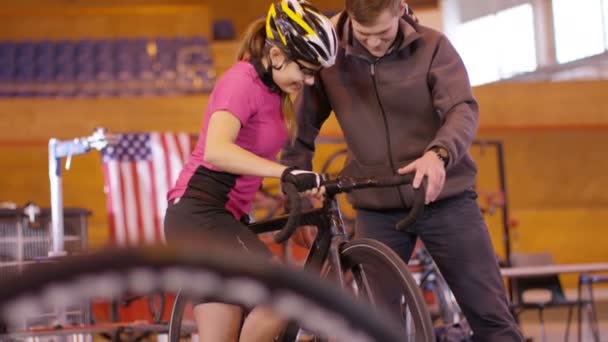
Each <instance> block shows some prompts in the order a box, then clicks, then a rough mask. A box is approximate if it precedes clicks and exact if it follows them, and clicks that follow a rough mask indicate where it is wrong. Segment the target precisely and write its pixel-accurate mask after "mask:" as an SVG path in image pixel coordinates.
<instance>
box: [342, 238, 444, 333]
mask: <svg viewBox="0 0 608 342" xmlns="http://www.w3.org/2000/svg"><path fill="white" fill-rule="evenodd" d="M340 262H341V263H342V267H343V271H345V272H350V273H351V274H352V278H353V280H354V285H355V288H354V291H355V293H356V295H357V296H358V297H362V298H364V299H366V300H367V301H369V302H370V303H371V304H373V305H374V306H376V307H382V308H384V309H385V310H388V311H389V312H390V313H391V315H392V316H394V317H395V318H398V319H399V320H400V321H401V327H402V329H401V331H402V334H405V335H406V336H407V337H408V339H407V341H416V342H431V341H435V333H434V328H433V323H432V321H431V316H430V314H429V312H428V309H427V307H426V303H425V301H424V299H423V298H422V294H421V293H420V290H419V288H418V284H417V283H416V280H414V278H413V277H412V275H411V274H410V272H409V269H408V267H407V265H406V264H405V263H404V262H403V260H402V259H401V258H400V257H399V256H398V255H397V254H396V253H395V252H394V251H393V250H391V249H390V248H389V247H387V246H386V245H384V244H383V243H381V242H378V241H376V240H371V239H355V240H352V241H349V242H347V243H345V244H344V245H343V246H342V248H341V251H340Z"/></svg>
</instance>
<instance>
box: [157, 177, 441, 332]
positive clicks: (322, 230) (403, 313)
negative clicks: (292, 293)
mask: <svg viewBox="0 0 608 342" xmlns="http://www.w3.org/2000/svg"><path fill="white" fill-rule="evenodd" d="M409 179H410V178H409V177H407V176H392V177H386V178H373V177H372V178H358V179H354V178H349V177H338V178H335V179H333V180H327V181H324V186H325V189H326V191H325V199H324V201H323V205H322V207H321V208H318V209H313V210H310V211H307V212H306V213H303V214H302V213H301V211H300V209H301V202H300V199H299V195H298V194H297V191H296V190H295V187H294V186H293V185H291V184H284V190H285V192H286V194H287V197H288V200H289V203H290V205H291V208H292V210H291V212H290V214H289V215H288V216H282V217H279V218H276V219H272V220H268V221H264V222H259V223H255V224H252V225H251V226H250V228H251V229H252V231H253V232H255V233H256V234H262V233H267V232H276V231H278V233H277V234H276V235H275V241H276V242H278V243H282V242H285V241H287V239H288V238H289V237H290V236H291V234H292V233H293V232H294V231H295V229H296V227H298V226H299V225H313V226H316V227H317V230H318V233H317V236H316V238H315V240H314V242H313V243H312V247H311V249H310V252H309V254H308V257H307V259H306V262H305V265H304V269H305V270H308V271H310V272H314V273H315V274H320V275H322V276H324V277H328V278H332V279H333V280H334V281H335V282H336V283H337V284H339V285H340V286H341V287H342V288H343V289H348V290H350V291H352V292H353V293H354V294H355V295H356V296H357V297H360V298H361V299H363V300H366V301H367V302H368V303H371V304H372V305H373V306H375V307H381V308H383V309H385V310H388V311H390V312H392V313H393V317H395V316H396V317H397V318H398V319H399V321H400V322H401V323H400V331H401V334H402V335H401V340H403V333H405V335H406V337H407V340H409V341H416V342H431V341H435V337H434V331H433V325H432V322H431V318H430V314H429V313H428V311H427V308H426V304H425V302H424V300H423V298H422V295H421V293H420V291H419V289H418V284H417V283H416V281H415V280H414V278H413V277H412V275H411V274H410V272H409V270H408V267H407V265H406V264H405V263H404V262H403V260H402V259H401V258H400V257H399V256H398V255H397V254H396V253H395V252H394V251H392V250H391V249H390V248H388V247H387V246H386V245H384V244H382V243H380V242H378V241H375V240H371V239H354V240H350V241H349V238H348V235H347V232H346V230H345V227H344V224H343V222H342V218H341V212H340V208H339V205H338V203H337V201H336V195H337V194H340V193H347V192H350V191H353V190H355V189H364V188H370V187H391V186H398V185H403V184H406V183H408V182H409ZM415 197H416V200H415V204H414V206H413V207H412V209H411V210H410V213H409V215H408V216H407V217H406V218H405V219H404V220H403V221H401V222H400V223H399V224H398V225H397V227H396V228H397V229H400V230H404V229H406V228H407V227H408V226H409V225H411V224H412V223H413V221H414V220H415V219H416V217H417V216H418V215H420V213H421V212H422V211H423V209H424V189H423V188H422V187H420V189H417V190H416V191H415ZM377 272H381V273H382V281H383V282H388V283H390V284H396V285H397V286H398V288H399V294H398V295H393V294H390V295H388V294H387V296H382V294H381V293H380V291H379V289H380V287H382V286H381V285H382V284H379V282H374V280H373V279H372V278H371V277H368V276H367V274H369V273H377ZM395 299H397V300H395ZM187 302H188V296H187V295H185V294H183V293H182V292H181V291H180V292H179V293H178V294H177V296H176V298H175V302H174V306H173V310H172V313H171V320H170V323H169V341H170V342H177V341H179V339H180V338H181V336H182V334H181V326H182V319H183V313H184V309H185V307H186V304H187ZM303 328H304V329H306V331H314V332H315V333H316V332H318V331H316V327H315V326H303ZM300 332H301V330H300V327H299V326H298V325H296V324H289V325H288V327H287V329H286V331H285V333H284V334H283V336H282V340H283V341H296V340H297V338H298V334H299V333H300ZM318 336H323V337H319V338H318V340H319V339H321V338H326V337H327V336H334V335H333V334H331V335H327V334H322V333H320V334H319V335H318Z"/></svg>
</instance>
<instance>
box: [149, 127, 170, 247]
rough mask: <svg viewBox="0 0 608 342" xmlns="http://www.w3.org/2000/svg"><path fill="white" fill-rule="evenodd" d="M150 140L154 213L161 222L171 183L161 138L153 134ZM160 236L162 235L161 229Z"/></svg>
mask: <svg viewBox="0 0 608 342" xmlns="http://www.w3.org/2000/svg"><path fill="white" fill-rule="evenodd" d="M151 139H152V165H153V169H154V172H153V173H152V174H153V175H154V183H153V184H155V185H156V197H155V200H156V211H155V214H156V216H157V217H158V218H159V221H160V222H162V221H163V218H164V216H165V210H167V198H166V194H167V192H168V191H169V187H170V186H172V185H173V184H172V183H167V168H166V164H165V163H164V160H165V158H164V155H165V152H166V150H165V149H163V145H162V142H161V138H160V136H159V135H158V134H154V135H152V136H151ZM160 229H161V236H164V235H162V228H160Z"/></svg>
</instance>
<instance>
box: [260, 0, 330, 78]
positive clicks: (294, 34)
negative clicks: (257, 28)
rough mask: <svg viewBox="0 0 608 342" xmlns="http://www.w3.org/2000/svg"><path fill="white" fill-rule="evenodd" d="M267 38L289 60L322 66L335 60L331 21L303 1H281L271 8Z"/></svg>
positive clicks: (328, 65)
mask: <svg viewBox="0 0 608 342" xmlns="http://www.w3.org/2000/svg"><path fill="white" fill-rule="evenodd" d="M266 38H267V39H268V40H269V42H270V43H272V44H274V45H276V46H278V47H280V48H281V49H283V50H284V51H285V52H286V53H287V54H288V55H289V58H290V59H298V60H304V61H306V62H309V63H312V64H314V65H318V66H322V67H330V66H332V65H333V64H334V62H335V61H336V54H337V51H338V39H337V36H336V31H335V30H334V27H333V25H332V23H331V21H330V20H329V19H328V18H327V17H326V16H325V15H323V14H321V12H319V10H317V9H316V8H315V7H313V6H312V5H311V4H310V3H308V2H307V1H305V0H281V1H278V2H276V3H273V4H272V5H270V9H269V10H268V16H267V17H266Z"/></svg>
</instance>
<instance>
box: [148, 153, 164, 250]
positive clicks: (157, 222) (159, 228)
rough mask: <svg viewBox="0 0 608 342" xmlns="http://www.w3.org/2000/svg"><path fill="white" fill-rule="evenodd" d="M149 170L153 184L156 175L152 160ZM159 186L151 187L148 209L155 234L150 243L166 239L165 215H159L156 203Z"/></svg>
mask: <svg viewBox="0 0 608 342" xmlns="http://www.w3.org/2000/svg"><path fill="white" fill-rule="evenodd" d="M147 166H148V172H149V174H150V181H151V183H152V184H156V175H155V174H154V162H152V161H150V162H149V163H148V165H147ZM157 190H158V189H157V187H156V186H152V187H150V196H149V198H150V210H149V211H148V212H149V213H150V214H151V215H148V216H151V217H152V220H153V221H152V225H153V229H154V232H153V233H154V234H153V235H152V240H151V241H150V243H158V242H163V241H164V234H163V224H162V221H161V217H163V215H159V212H158V205H157V203H156V201H157V197H159V196H158V194H157ZM160 197H162V199H163V200H164V196H160Z"/></svg>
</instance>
